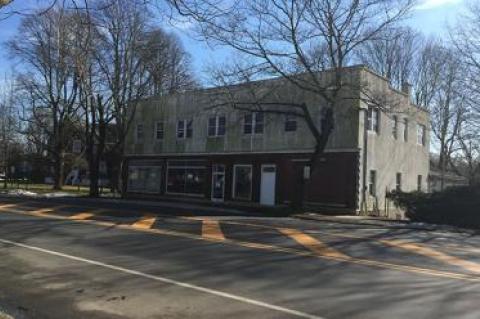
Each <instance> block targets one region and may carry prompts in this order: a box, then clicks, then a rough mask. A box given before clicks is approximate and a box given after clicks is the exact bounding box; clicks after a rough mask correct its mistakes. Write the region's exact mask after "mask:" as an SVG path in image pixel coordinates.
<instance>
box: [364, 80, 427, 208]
mask: <svg viewBox="0 0 480 319" xmlns="http://www.w3.org/2000/svg"><path fill="white" fill-rule="evenodd" d="M363 77H364V80H365V81H366V82H368V83H369V87H371V88H373V89H376V90H380V91H381V92H386V93H387V94H388V95H389V99H388V101H387V103H386V104H390V105H387V106H386V107H385V109H384V111H382V112H381V114H380V122H379V132H378V133H376V132H371V131H368V132H367V140H368V141H367V143H368V145H367V150H368V154H367V174H366V178H367V182H366V185H367V186H368V178H369V172H370V171H371V170H375V171H376V172H377V187H376V188H377V196H376V198H375V197H372V196H369V195H368V194H367V204H368V205H367V206H368V209H369V210H373V205H374V204H376V205H378V209H379V210H380V211H381V212H380V213H381V214H386V213H388V211H389V212H390V217H396V216H395V215H396V214H397V213H398V211H397V210H396V208H395V207H394V206H393V204H392V203H389V202H388V201H385V195H386V192H388V191H391V190H395V188H396V174H397V173H401V174H402V191H416V190H417V178H418V175H421V176H422V190H423V191H427V188H428V186H427V182H428V181H427V179H428V172H429V144H430V138H429V135H430V134H429V129H430V125H429V115H428V113H427V112H425V111H424V110H422V109H419V108H418V107H416V106H414V105H412V104H411V103H410V98H409V97H408V95H406V94H404V93H403V92H399V91H396V90H392V89H391V88H389V86H388V83H387V81H386V80H385V79H383V78H382V77H379V76H378V75H375V74H372V73H371V72H369V71H365V72H364V76H363ZM367 107H368V106H367V103H366V102H363V103H362V108H364V109H366V108H367ZM393 116H397V118H398V123H399V124H398V131H397V134H398V136H397V139H395V138H394V136H393V133H392V131H393V121H392V119H393ZM404 119H408V140H407V141H404V137H403V132H404V129H405V125H404ZM364 122H365V121H364V116H362V117H361V121H360V126H359V129H360V131H359V145H363V137H364V132H365V130H364V128H365V127H364V125H365V123H364ZM418 124H422V125H424V126H425V127H426V136H425V139H426V140H425V145H421V144H418V143H417V125H418ZM360 165H361V166H360V167H361V169H363V152H362V155H361V164H360ZM362 172H363V171H362ZM362 186H363V174H361V183H360V188H359V192H361V191H362ZM360 198H361V196H360ZM385 210H387V211H385Z"/></svg>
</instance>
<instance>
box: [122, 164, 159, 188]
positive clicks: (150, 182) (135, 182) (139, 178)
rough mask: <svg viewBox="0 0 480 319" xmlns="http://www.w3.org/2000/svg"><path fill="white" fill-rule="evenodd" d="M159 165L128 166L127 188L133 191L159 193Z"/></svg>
mask: <svg viewBox="0 0 480 319" xmlns="http://www.w3.org/2000/svg"><path fill="white" fill-rule="evenodd" d="M161 175H162V168H161V166H130V167H129V168H128V184H127V190H128V191H129V192H134V193H160V185H161V183H160V181H161Z"/></svg>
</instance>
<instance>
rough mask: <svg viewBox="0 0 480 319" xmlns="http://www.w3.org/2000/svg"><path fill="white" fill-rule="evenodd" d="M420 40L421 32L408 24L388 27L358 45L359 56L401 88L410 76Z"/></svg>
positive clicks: (393, 84)
mask: <svg viewBox="0 0 480 319" xmlns="http://www.w3.org/2000/svg"><path fill="white" fill-rule="evenodd" d="M420 40H421V36H420V34H419V33H418V32H416V31H414V30H413V29H411V28H409V27H390V28H386V29H385V30H383V31H382V32H381V33H379V35H378V36H376V37H375V38H374V39H372V40H371V41H367V42H365V43H364V44H363V45H362V46H361V47H360V48H359V51H358V58H359V60H360V62H362V63H363V64H365V65H367V66H368V67H370V68H371V69H372V70H375V71H376V72H377V73H378V74H380V75H383V76H384V77H386V78H388V79H389V80H390V83H391V84H392V86H394V87H396V88H402V85H404V84H405V83H408V82H409V81H410V80H411V76H412V72H413V68H414V66H415V60H416V59H415V58H416V53H417V48H418V47H419V46H420Z"/></svg>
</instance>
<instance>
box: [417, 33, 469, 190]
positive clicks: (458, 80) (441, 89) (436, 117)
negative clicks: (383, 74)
mask: <svg viewBox="0 0 480 319" xmlns="http://www.w3.org/2000/svg"><path fill="white" fill-rule="evenodd" d="M466 74H467V69H466V68H465V65H464V63H463V60H462V59H461V58H460V57H459V56H458V52H457V51H456V50H455V48H451V47H447V46H446V45H445V44H443V43H441V42H440V41H438V40H430V41H428V42H427V43H426V45H425V46H424V47H423V48H422V49H421V50H420V52H419V54H418V57H417V62H416V67H415V70H414V72H413V73H412V80H413V83H414V100H415V102H416V103H417V104H418V105H420V106H422V107H425V108H427V109H428V110H429V111H430V121H431V128H432V133H433V139H434V143H433V144H434V145H436V146H437V147H438V152H439V161H438V168H439V170H440V173H441V188H442V189H443V188H444V186H445V174H446V172H447V170H448V168H451V163H452V159H453V157H454V155H455V153H456V152H457V151H458V150H459V149H460V147H461V145H460V144H459V142H460V141H461V133H462V130H461V128H462V126H463V125H464V124H465V122H466V120H467V114H468V112H469V106H468V93H467V90H466V89H465V75H466Z"/></svg>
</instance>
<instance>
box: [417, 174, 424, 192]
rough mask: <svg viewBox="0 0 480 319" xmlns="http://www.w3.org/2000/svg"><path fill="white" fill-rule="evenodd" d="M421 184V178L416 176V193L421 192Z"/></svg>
mask: <svg viewBox="0 0 480 319" xmlns="http://www.w3.org/2000/svg"><path fill="white" fill-rule="evenodd" d="M422 184H423V176H422V175H418V176H417V191H419V192H421V191H422V190H423V187H422Z"/></svg>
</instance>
